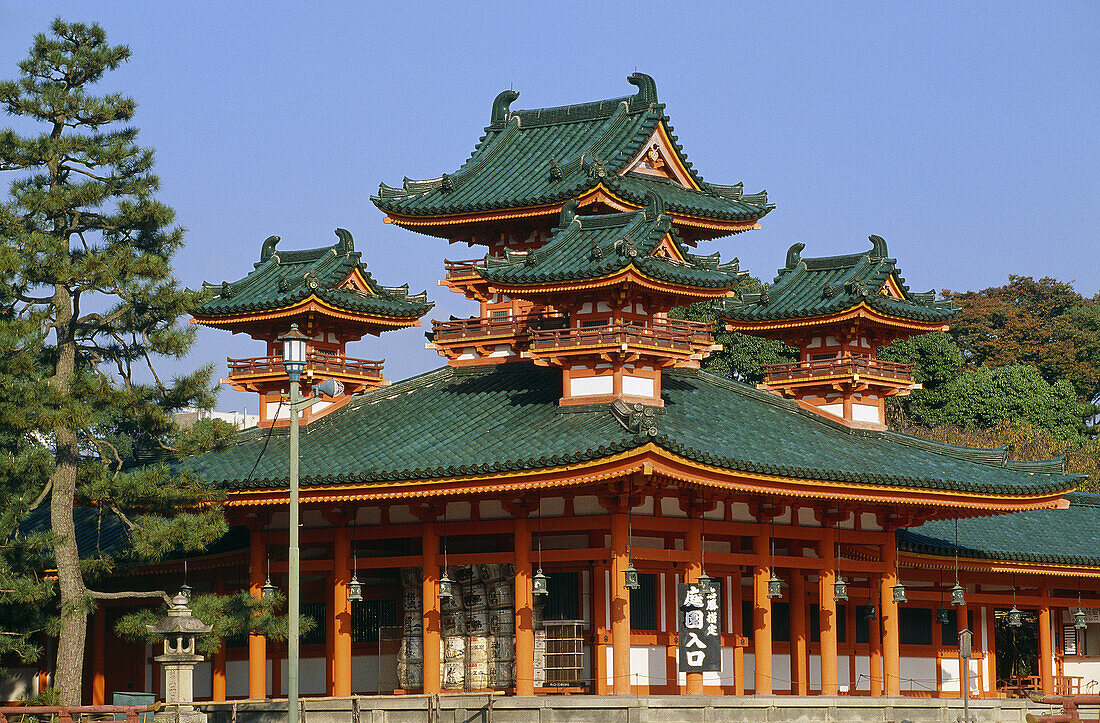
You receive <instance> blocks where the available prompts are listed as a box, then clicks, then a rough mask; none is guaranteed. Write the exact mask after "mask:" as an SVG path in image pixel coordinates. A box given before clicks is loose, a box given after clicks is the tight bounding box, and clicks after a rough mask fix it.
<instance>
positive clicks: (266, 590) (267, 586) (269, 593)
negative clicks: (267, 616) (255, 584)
mask: <svg viewBox="0 0 1100 723" xmlns="http://www.w3.org/2000/svg"><path fill="white" fill-rule="evenodd" d="M277 591H278V588H277V587H275V586H274V585H272V584H271V576H270V575H269V576H268V578H267V579H266V580H264V586H263V587H261V588H260V597H261V598H262V599H264V600H270V599H271V598H273V597H275V593H276V592H277Z"/></svg>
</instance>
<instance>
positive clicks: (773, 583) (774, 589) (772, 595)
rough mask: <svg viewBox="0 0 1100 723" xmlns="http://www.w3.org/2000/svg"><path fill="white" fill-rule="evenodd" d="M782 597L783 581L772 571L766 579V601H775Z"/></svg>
mask: <svg viewBox="0 0 1100 723" xmlns="http://www.w3.org/2000/svg"><path fill="white" fill-rule="evenodd" d="M781 597H783V581H782V580H780V579H779V576H778V575H776V574H775V570H772V576H771V578H769V579H768V599H769V600H775V599H778V598H781Z"/></svg>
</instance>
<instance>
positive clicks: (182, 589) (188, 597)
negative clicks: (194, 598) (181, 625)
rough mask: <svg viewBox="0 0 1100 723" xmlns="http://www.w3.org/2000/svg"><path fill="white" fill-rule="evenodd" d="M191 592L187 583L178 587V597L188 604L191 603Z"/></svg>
mask: <svg viewBox="0 0 1100 723" xmlns="http://www.w3.org/2000/svg"><path fill="white" fill-rule="evenodd" d="M191 590H192V588H191V586H190V585H188V584H187V583H183V584H182V585H180V595H183V597H184V598H186V601H187V602H188V603H189V602H191Z"/></svg>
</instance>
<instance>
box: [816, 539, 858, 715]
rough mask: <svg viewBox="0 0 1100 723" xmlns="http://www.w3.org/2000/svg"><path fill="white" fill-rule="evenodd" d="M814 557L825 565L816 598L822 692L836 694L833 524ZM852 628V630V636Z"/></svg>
mask: <svg viewBox="0 0 1100 723" xmlns="http://www.w3.org/2000/svg"><path fill="white" fill-rule="evenodd" d="M817 556H818V557H819V558H820V559H821V560H822V561H823V562H824V564H825V567H824V568H822V570H821V572H820V573H819V574H818V576H817V579H818V598H819V599H820V601H821V602H820V614H819V616H818V618H819V620H820V627H821V694H822V695H836V694H837V640H836V636H837V625H838V623H837V617H836V600H834V599H833V584H834V583H835V582H836V530H835V529H834V528H832V527H828V528H824V529H823V530H822V538H821V541H820V542H819V543H818V548H817ZM854 633H855V631H852V634H853V635H854Z"/></svg>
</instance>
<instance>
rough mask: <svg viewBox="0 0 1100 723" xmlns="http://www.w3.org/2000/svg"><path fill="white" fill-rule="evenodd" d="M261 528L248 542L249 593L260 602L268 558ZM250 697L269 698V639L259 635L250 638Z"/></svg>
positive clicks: (252, 532) (250, 536)
mask: <svg viewBox="0 0 1100 723" xmlns="http://www.w3.org/2000/svg"><path fill="white" fill-rule="evenodd" d="M265 553H266V550H265V549H264V545H263V540H262V539H261V537H260V528H259V526H258V525H257V526H254V527H252V528H251V529H250V534H249V540H248V575H249V581H248V592H249V594H250V595H252V597H253V598H255V599H257V600H259V599H260V597H261V596H262V595H263V586H264V580H266V579H267V577H266V573H265V571H264V560H265V558H266V554H265ZM248 697H249V698H266V697H267V638H265V637H264V636H263V635H260V634H258V633H252V634H251V635H249V636H248Z"/></svg>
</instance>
